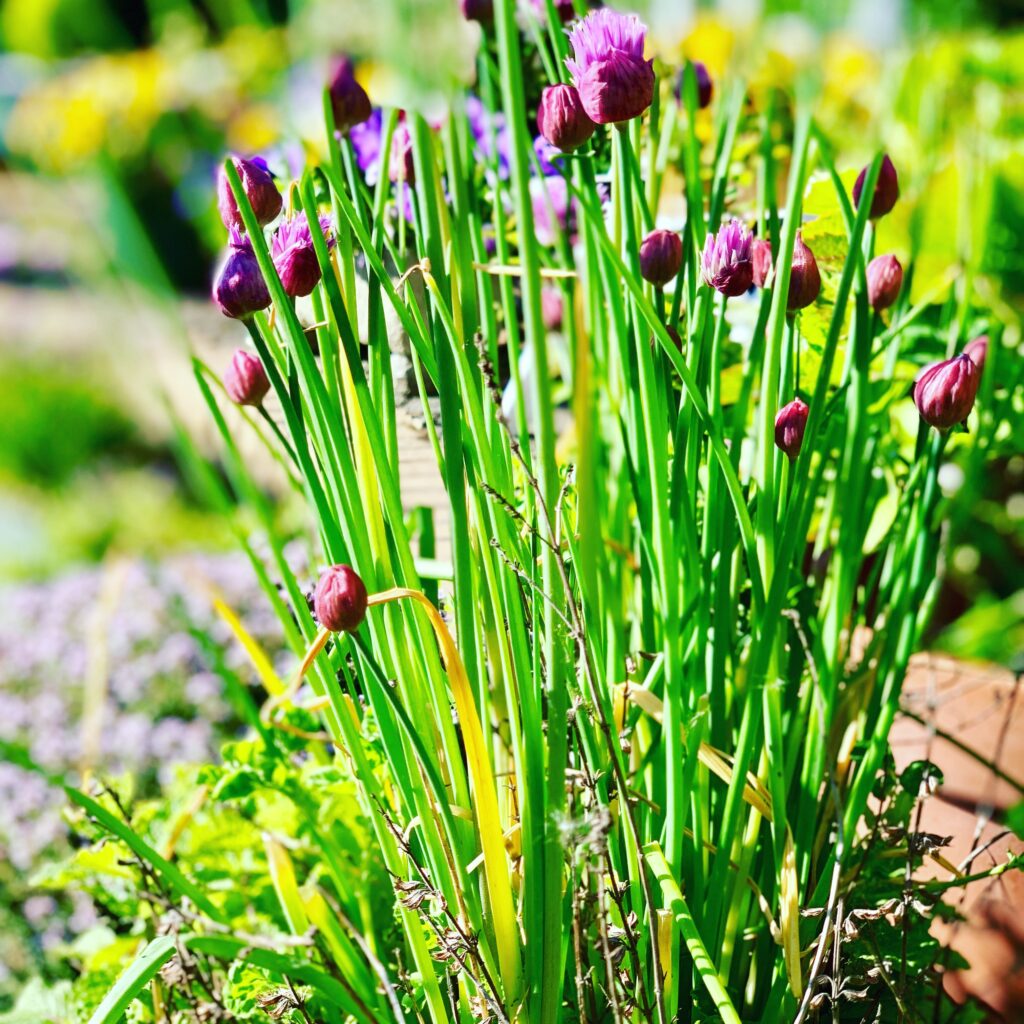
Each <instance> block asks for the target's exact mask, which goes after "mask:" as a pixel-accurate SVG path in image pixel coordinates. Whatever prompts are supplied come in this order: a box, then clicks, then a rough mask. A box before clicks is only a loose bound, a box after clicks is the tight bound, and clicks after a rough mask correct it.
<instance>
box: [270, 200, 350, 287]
mask: <svg viewBox="0 0 1024 1024" xmlns="http://www.w3.org/2000/svg"><path fill="white" fill-rule="evenodd" d="M330 226H331V222H330V220H329V218H327V217H325V216H321V217H320V228H321V230H322V231H323V233H324V235H325V236H326V237H327V245H328V247H330V246H332V245H333V244H334V240H333V239H332V238H331V237H330V235H329V234H328V232H329V230H330ZM270 253H271V256H273V258H274V266H275V267H276V268H277V273H278V275H279V276H280V278H281V284H282V285H283V287H284V290H285V291H286V292H287V293H288V294H289V295H293V296H294V295H308V294H309V293H310V292H311V291H312V290H313V289H314V288H315V287H316V285H317V282H318V281H319V280H320V263H319V261H318V260H317V258H316V249H315V248H314V247H313V236H312V234H311V232H310V230H309V222H308V221H307V220H306V215H305V213H300V214H299V215H298V216H297V217H293V218H292V219H291V220H286V221H285V222H284V223H283V224H282V225H281V226H280V227H279V228H278V229H277V231H276V232H275V233H274V238H273V240H272V241H271V243H270Z"/></svg>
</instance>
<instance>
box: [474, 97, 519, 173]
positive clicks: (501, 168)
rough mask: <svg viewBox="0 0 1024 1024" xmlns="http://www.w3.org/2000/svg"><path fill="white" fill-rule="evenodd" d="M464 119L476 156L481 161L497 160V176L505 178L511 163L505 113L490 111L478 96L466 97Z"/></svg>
mask: <svg viewBox="0 0 1024 1024" xmlns="http://www.w3.org/2000/svg"><path fill="white" fill-rule="evenodd" d="M466 120H467V121H469V130H470V132H471V133H472V135H473V141H474V142H475V143H476V154H475V155H476V156H477V157H478V158H479V159H480V160H481V162H487V163H490V162H491V161H492V160H495V159H496V160H497V165H498V177H499V178H501V179H503V180H504V179H505V178H507V177H508V174H509V167H510V166H511V164H512V155H511V153H512V138H511V136H510V135H509V131H508V125H507V124H506V123H505V115H504V114H503V113H501V111H496V112H495V113H493V114H492V113H491V112H490V111H489V110H488V109H487V108H486V107H485V106H484V105H483V103H482V102H481V100H480V97H479V96H467V97H466Z"/></svg>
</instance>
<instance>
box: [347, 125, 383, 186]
mask: <svg viewBox="0 0 1024 1024" xmlns="http://www.w3.org/2000/svg"><path fill="white" fill-rule="evenodd" d="M383 133H384V116H383V114H382V113H381V110H380V107H375V108H374V109H373V111H372V112H371V113H370V116H369V117H368V118H367V119H366V120H365V121H363V122H362V123H361V124H357V125H353V126H352V129H351V130H350V131H349V133H348V140H349V142H351V143H352V149H353V150H354V151H355V154H356V163H357V164H358V165H359V170H361V171H362V172H363V177H364V178H365V179H366V184H367V185H376V184H377V179H378V178H379V177H380V148H381V146H383V145H384V142H383Z"/></svg>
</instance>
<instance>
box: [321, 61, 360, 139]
mask: <svg viewBox="0 0 1024 1024" xmlns="http://www.w3.org/2000/svg"><path fill="white" fill-rule="evenodd" d="M327 91H328V93H329V94H330V97H331V110H333V111H334V126H335V128H337V130H338V131H339V132H341V133H342V134H344V133H345V132H347V131H350V130H351V129H352V128H353V127H354V126H355V125H357V124H362V123H363V121H365V120H366V119H367V118H368V117H369V116H370V113H371V108H370V97H369V96H367V95H366V90H365V89H364V88H363V87H362V86H361V85H360V84H359V83H358V82H357V81H356V76H355V71H354V69H353V66H352V61H351V60H349V58H348V57H335V58H334V60H333V61H332V63H331V70H330V75H329V78H328V86H327Z"/></svg>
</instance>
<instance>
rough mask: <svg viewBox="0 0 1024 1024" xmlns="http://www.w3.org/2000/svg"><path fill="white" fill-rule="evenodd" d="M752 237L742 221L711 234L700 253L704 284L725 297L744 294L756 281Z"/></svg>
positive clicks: (733, 222) (730, 223) (734, 221)
mask: <svg viewBox="0 0 1024 1024" xmlns="http://www.w3.org/2000/svg"><path fill="white" fill-rule="evenodd" d="M753 241H754V239H753V236H752V235H751V233H750V230H749V229H748V228H747V226H746V225H745V224H744V223H743V222H742V221H739V220H731V221H729V223H728V224H726V225H725V227H723V228H721V229H720V230H719V232H718V234H717V235H708V237H707V240H706V241H705V242H704V252H703V254H702V256H701V274H702V276H703V278H704V283H705V284H707V285H708V286H710V287H711V288H715V289H716V290H718V291H720V292H721V293H722V294H723V295H726V296H735V295H742V294H743V293H744V292H745V291H746V290H747V289H748V288H749V287H750V285H751V283H752V282H753V280H754V264H753V259H752V256H753V252H752V250H753Z"/></svg>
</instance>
